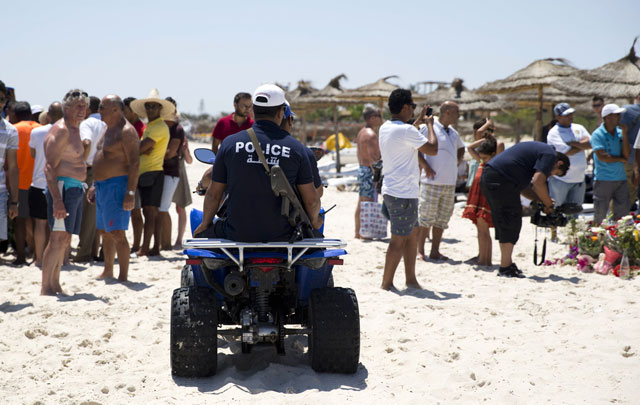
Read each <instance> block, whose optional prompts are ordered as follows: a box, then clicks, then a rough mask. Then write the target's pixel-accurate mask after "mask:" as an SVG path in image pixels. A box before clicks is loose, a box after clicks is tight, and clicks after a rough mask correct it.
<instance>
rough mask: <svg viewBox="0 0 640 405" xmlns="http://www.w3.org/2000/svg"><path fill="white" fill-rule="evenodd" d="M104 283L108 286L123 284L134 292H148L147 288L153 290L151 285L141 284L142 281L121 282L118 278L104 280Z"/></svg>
mask: <svg viewBox="0 0 640 405" xmlns="http://www.w3.org/2000/svg"><path fill="white" fill-rule="evenodd" d="M98 281H100V280H98ZM102 281H104V283H105V284H107V285H114V284H122V285H123V286H125V287H127V288H128V289H130V290H133V291H142V290H146V289H147V288H151V285H149V284H147V283H143V282H140V281H125V282H122V281H119V280H118V279H117V278H105V279H102Z"/></svg>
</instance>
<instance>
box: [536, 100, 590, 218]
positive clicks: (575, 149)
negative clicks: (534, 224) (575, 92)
mask: <svg viewBox="0 0 640 405" xmlns="http://www.w3.org/2000/svg"><path fill="white" fill-rule="evenodd" d="M574 111H575V110H574V109H573V108H571V106H570V105H569V104H567V103H560V104H558V105H556V106H555V107H553V114H554V115H555V117H556V121H557V123H556V125H554V126H553V128H551V129H550V130H549V134H548V135H547V143H548V144H549V145H551V146H553V147H554V148H555V149H556V152H562V153H564V154H565V155H567V156H568V157H569V162H570V163H571V164H570V166H569V170H568V171H567V174H566V175H564V176H562V177H558V176H551V177H549V179H548V180H547V182H548V186H549V195H550V196H551V198H553V199H554V200H555V205H556V206H560V205H562V204H565V203H567V204H580V205H582V203H583V202H584V191H585V188H586V185H585V182H584V175H585V172H586V171H587V155H586V153H585V151H586V150H589V149H591V143H590V141H591V135H589V132H588V131H587V130H586V128H585V127H583V126H582V125H580V124H574V123H573V113H574Z"/></svg>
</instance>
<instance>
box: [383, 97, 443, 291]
mask: <svg viewBox="0 0 640 405" xmlns="http://www.w3.org/2000/svg"><path fill="white" fill-rule="evenodd" d="M415 108H416V104H415V103H414V102H413V97H412V96H411V91H409V90H405V89H396V90H394V91H393V92H391V95H390V96H389V111H391V120H390V121H387V122H385V123H384V124H382V126H381V127H380V130H379V145H380V154H381V157H382V162H383V164H382V174H383V175H384V180H383V182H382V198H383V199H384V204H383V208H382V212H383V214H384V215H385V216H386V217H387V218H388V219H389V220H390V221H391V241H390V242H389V246H388V248H387V254H386V258H385V263H384V274H383V276H382V284H381V286H380V287H381V288H382V289H384V290H390V289H391V288H393V276H394V275H395V272H396V268H397V267H398V264H399V263H400V259H404V271H405V278H406V284H407V286H408V287H413V288H421V287H420V284H419V283H418V280H417V279H416V271H415V270H416V269H415V268H416V243H417V228H416V226H417V225H418V196H419V194H420V189H419V185H418V183H419V180H420V166H419V164H418V159H419V153H418V151H420V152H422V153H425V154H427V155H435V154H436V153H437V151H438V141H437V140H436V137H435V134H434V132H433V117H432V116H429V117H425V112H426V107H425V108H423V109H422V112H421V114H420V117H419V118H418V119H417V120H416V122H415V123H414V125H415V126H414V125H410V124H407V123H406V122H407V121H409V120H410V119H411V118H413V113H414V110H415ZM422 123H426V126H427V128H428V139H427V138H426V137H425V136H424V135H423V134H421V133H420V132H419V131H418V129H417V128H418V127H419V125H420V124H422ZM420 158H421V157H420Z"/></svg>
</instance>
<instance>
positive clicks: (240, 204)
mask: <svg viewBox="0 0 640 405" xmlns="http://www.w3.org/2000/svg"><path fill="white" fill-rule="evenodd" d="M285 108H286V105H285V98H284V91H283V90H282V89H281V88H279V87H278V86H275V85H273V84H266V85H262V86H260V87H258V88H257V89H256V91H255V93H254V94H253V111H254V113H255V117H256V123H255V124H254V125H253V129H254V131H255V133H256V136H257V138H258V142H259V143H260V146H261V148H262V151H263V153H264V156H265V159H266V160H267V163H268V164H269V166H274V165H278V166H280V167H281V168H282V170H283V171H284V173H285V175H286V176H287V179H288V180H289V184H291V187H292V188H293V189H297V190H298V192H299V193H300V197H301V199H302V201H301V202H302V204H303V206H304V208H305V211H306V212H307V215H308V216H309V219H310V220H311V222H312V225H313V226H314V228H316V229H318V228H319V227H320V226H321V225H322V218H321V217H320V216H319V215H318V213H319V211H320V199H319V197H318V194H317V193H316V189H315V187H314V184H313V176H312V172H311V165H310V163H309V158H308V157H307V152H306V150H305V147H304V146H303V145H302V144H301V143H300V142H299V141H297V140H296V139H294V138H293V137H292V136H291V135H289V134H288V133H287V132H286V131H284V130H283V129H281V128H280V123H281V122H282V118H283V116H284V112H285ZM225 190H226V191H227V192H228V194H229V197H228V202H227V204H228V207H227V217H226V218H225V219H223V220H217V221H216V222H215V223H213V224H212V221H213V219H214V217H215V213H216V211H217V209H218V206H219V205H220V201H221V200H222V195H223V193H224V191H225ZM280 209H281V198H280V197H276V196H275V195H274V194H273V191H271V181H270V178H269V176H268V175H267V173H266V171H265V168H264V166H263V165H262V162H261V161H260V158H259V157H258V154H257V153H256V152H255V149H254V146H253V143H252V142H251V138H250V137H249V134H248V132H247V131H241V132H238V133H237V134H234V135H231V136H229V137H227V138H225V139H224V140H223V141H222V144H221V146H220V148H219V149H218V154H217V156H216V161H215V163H214V166H213V172H212V175H211V185H210V186H209V187H208V188H207V194H206V196H205V200H204V206H203V211H204V212H203V218H202V223H201V224H200V226H198V228H197V229H196V230H195V231H194V236H196V237H208V238H224V239H231V240H234V241H240V242H272V241H287V240H289V238H290V237H291V235H292V232H293V227H292V226H291V225H290V224H289V222H288V220H287V218H285V217H284V216H283V215H281V213H280Z"/></svg>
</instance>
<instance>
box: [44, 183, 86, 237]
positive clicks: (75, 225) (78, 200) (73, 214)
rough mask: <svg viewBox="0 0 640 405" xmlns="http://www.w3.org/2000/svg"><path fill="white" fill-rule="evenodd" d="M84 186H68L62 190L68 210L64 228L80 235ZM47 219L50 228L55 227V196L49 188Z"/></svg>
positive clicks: (63, 199)
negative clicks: (52, 195)
mask: <svg viewBox="0 0 640 405" xmlns="http://www.w3.org/2000/svg"><path fill="white" fill-rule="evenodd" d="M83 193H84V190H83V189H82V187H71V188H66V187H65V189H64V190H63V191H62V202H63V203H64V208H65V209H66V210H67V214H69V215H67V217H66V218H65V219H64V229H65V230H66V231H67V232H68V233H71V234H74V235H80V224H81V223H82V196H83V195H84V194H83ZM47 220H48V222H49V228H50V229H53V223H54V221H55V218H54V217H53V197H51V193H50V192H49V190H47Z"/></svg>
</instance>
